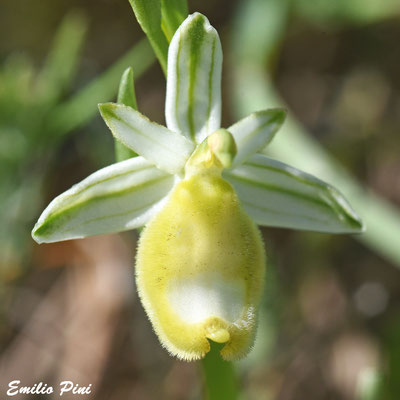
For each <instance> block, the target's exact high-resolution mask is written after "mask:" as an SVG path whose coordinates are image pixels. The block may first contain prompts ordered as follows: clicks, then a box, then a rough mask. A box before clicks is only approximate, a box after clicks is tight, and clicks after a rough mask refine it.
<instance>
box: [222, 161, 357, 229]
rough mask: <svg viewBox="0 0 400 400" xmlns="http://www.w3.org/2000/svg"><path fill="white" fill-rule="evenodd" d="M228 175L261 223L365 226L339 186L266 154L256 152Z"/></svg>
mask: <svg viewBox="0 0 400 400" xmlns="http://www.w3.org/2000/svg"><path fill="white" fill-rule="evenodd" d="M225 177H226V179H227V180H228V181H230V182H231V183H232V185H233V186H234V187H235V189H236V191H237V193H238V196H239V198H240V200H241V202H242V204H243V206H244V208H245V209H246V211H247V212H248V213H249V214H250V216H251V217H252V218H253V219H254V221H255V222H256V223H257V224H259V225H264V226H275V227H282V228H293V229H303V230H311V231H318V232H330V233H359V232H361V231H362V230H363V226H362V223H361V221H360V219H359V217H358V216H357V214H356V213H355V212H354V211H353V210H352V208H351V207H350V205H349V204H348V202H347V201H346V199H345V198H344V197H343V196H342V195H341V194H340V193H339V192H338V191H337V190H336V189H335V188H333V187H332V186H330V185H329V184H327V183H325V182H323V181H321V180H319V179H317V178H315V177H314V176H312V175H309V174H306V173H305V172H302V171H300V170H298V169H296V168H293V167H290V166H289V165H286V164H283V163H281V162H279V161H275V160H272V159H270V158H268V157H266V156H264V155H261V154H255V155H253V156H252V157H251V158H250V159H249V160H248V161H247V162H246V163H244V164H243V165H241V166H239V167H236V168H235V169H234V170H232V171H229V172H226V173H225Z"/></svg>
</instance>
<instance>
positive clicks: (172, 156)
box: [99, 103, 194, 174]
mask: <svg viewBox="0 0 400 400" xmlns="http://www.w3.org/2000/svg"><path fill="white" fill-rule="evenodd" d="M99 109H100V113H101V115H102V117H103V119H104V121H105V122H106V124H107V126H108V127H109V128H110V130H111V132H112V134H113V135H114V136H115V138H116V139H118V140H119V141H121V142H122V143H123V144H124V145H125V146H127V147H129V148H130V149H132V150H134V151H135V152H136V153H138V154H140V155H141V156H142V157H144V158H145V159H146V160H148V161H150V162H152V163H153V164H155V165H156V166H157V167H158V168H161V169H163V170H165V171H167V172H170V173H171V174H175V173H179V172H180V171H181V170H182V169H183V167H184V166H185V163H186V161H187V160H188V158H189V156H190V155H191V153H192V151H193V149H194V144H193V143H192V142H190V141H189V140H187V139H186V138H184V137H183V136H182V135H179V134H178V133H176V132H172V131H170V130H169V129H167V128H165V127H164V126H161V125H158V124H156V123H154V122H151V121H150V120H149V119H148V118H146V117H145V116H144V115H143V114H141V113H140V112H138V111H136V110H134V109H133V108H131V107H127V106H124V105H122V104H114V103H105V104H100V105H99Z"/></svg>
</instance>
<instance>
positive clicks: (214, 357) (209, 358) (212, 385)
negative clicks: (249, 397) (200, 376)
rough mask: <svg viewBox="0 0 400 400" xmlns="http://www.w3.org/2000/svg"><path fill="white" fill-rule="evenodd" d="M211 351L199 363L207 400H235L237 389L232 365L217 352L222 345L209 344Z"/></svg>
mask: <svg viewBox="0 0 400 400" xmlns="http://www.w3.org/2000/svg"><path fill="white" fill-rule="evenodd" d="M210 344H211V350H210V352H209V353H208V354H207V355H206V356H205V357H204V359H203V360H202V361H201V363H202V367H203V371H204V378H205V387H206V389H207V397H206V398H207V400H236V399H237V398H238V388H237V383H236V376H235V370H234V367H233V364H232V363H230V362H228V361H224V360H223V359H222V358H221V356H220V354H219V352H220V350H221V348H222V347H223V346H224V344H219V343H214V342H210Z"/></svg>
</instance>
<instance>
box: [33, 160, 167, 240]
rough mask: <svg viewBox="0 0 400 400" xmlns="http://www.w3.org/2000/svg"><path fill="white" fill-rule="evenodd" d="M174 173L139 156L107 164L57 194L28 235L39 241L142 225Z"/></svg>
mask: <svg viewBox="0 0 400 400" xmlns="http://www.w3.org/2000/svg"><path fill="white" fill-rule="evenodd" d="M173 184H174V178H173V177H172V176H171V175H169V174H167V173H166V172H164V171H161V170H159V169H157V168H156V167H154V166H153V165H152V164H151V163H150V162H148V161H146V160H145V159H144V158H142V157H135V158H131V159H129V160H126V161H122V162H119V163H117V164H112V165H110V166H108V167H105V168H103V169H100V170H98V171H96V172H95V173H93V174H92V175H90V176H88V177H87V178H86V179H84V180H83V181H82V182H80V183H78V184H77V185H75V186H73V187H72V188H71V189H69V190H67V191H66V192H64V193H63V194H61V195H60V196H58V197H56V198H55V199H54V200H53V201H52V202H51V203H50V204H49V205H48V207H47V208H46V209H45V210H44V211H43V213H42V215H41V216H40V218H39V220H38V222H37V223H36V225H35V227H34V229H33V231H32V237H33V238H34V239H35V240H36V241H37V242H38V243H44V242H57V241H61V240H68V239H76V238H83V237H86V236H91V235H98V234H103V233H112V232H120V231H124V230H128V229H133V228H137V227H139V226H142V225H144V224H145V223H146V222H147V221H148V220H149V219H150V218H151V217H152V216H153V214H154V212H155V210H156V209H157V206H161V204H162V203H160V202H161V201H162V199H163V198H164V197H165V196H166V195H167V193H168V192H169V191H170V190H171V188H172V186H173Z"/></svg>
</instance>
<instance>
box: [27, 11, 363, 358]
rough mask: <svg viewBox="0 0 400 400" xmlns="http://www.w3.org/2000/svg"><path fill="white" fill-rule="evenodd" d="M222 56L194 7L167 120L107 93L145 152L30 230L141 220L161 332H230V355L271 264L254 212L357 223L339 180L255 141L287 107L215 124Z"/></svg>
mask: <svg viewBox="0 0 400 400" xmlns="http://www.w3.org/2000/svg"><path fill="white" fill-rule="evenodd" d="M221 64H222V51H221V45H220V41H219V37H218V34H217V32H216V31H215V29H214V28H213V27H212V26H211V25H210V24H209V22H208V20H207V19H206V18H205V17H204V16H203V15H201V14H198V13H196V14H193V15H191V16H189V17H188V18H187V19H186V20H185V21H184V22H183V23H182V25H181V26H180V27H179V29H178V30H177V31H176V33H175V35H174V37H173V39H172V41H171V44H170V47H169V54H168V75H167V96H166V122H167V127H163V126H160V125H158V124H156V123H153V122H151V121H149V120H148V119H147V118H146V117H144V116H143V115H142V114H140V113H139V112H138V111H136V110H134V109H132V108H130V107H127V106H123V105H119V104H112V103H109V104H102V105H100V112H101V114H102V116H103V118H104V120H105V121H106V123H107V125H108V126H109V128H110V129H111V131H112V133H113V135H114V136H115V137H116V139H118V140H120V141H121V142H122V143H123V144H125V145H126V146H127V147H129V148H131V149H132V150H134V151H135V152H136V153H137V154H139V155H140V156H138V157H134V158H131V159H129V160H126V161H122V162H119V163H115V164H113V165H110V166H108V167H106V168H103V169H101V170H99V171H97V172H95V173H94V174H92V175H90V176H89V177H88V178H86V179H84V180H83V181H82V182H80V183H79V184H77V185H75V186H73V187H72V188H71V189H69V190H68V191H66V192H65V193H63V194H61V195H60V196H58V197H57V198H56V199H54V200H53V201H52V202H51V203H50V204H49V206H48V207H47V208H46V209H45V211H44V212H43V213H42V215H41V217H40V218H39V220H38V222H37V224H36V226H35V228H34V230H33V233H32V234H33V237H34V239H35V240H36V241H38V242H54V241H59V240H67V239H73V238H81V237H85V236H89V235H95V234H100V233H110V232H118V231H123V230H128V229H134V228H138V227H141V226H143V225H146V227H145V229H144V231H143V232H142V234H141V238H140V243H139V247H138V255H137V284H138V290H139V293H140V297H141V299H142V302H143V305H144V307H145V309H146V312H147V314H148V316H149V318H150V320H151V322H152V324H153V327H154V329H155V331H156V332H157V334H158V336H159V339H160V341H161V343H162V344H163V345H164V346H165V347H166V348H167V349H168V350H169V351H170V353H171V354H174V355H176V356H178V357H180V358H182V359H186V360H192V359H198V358H201V357H203V356H204V355H205V354H206V353H207V351H208V350H209V343H208V339H210V340H214V341H216V342H220V343H225V345H224V347H223V349H222V350H221V355H222V356H223V357H224V358H225V359H236V358H239V357H241V356H243V355H245V354H246V353H247V351H248V350H249V348H250V346H251V343H252V341H253V338H254V332H255V325H256V315H257V304H258V302H259V298H260V295H261V290H262V285H263V277H264V268H265V254H264V249H263V244H262V241H261V237H260V233H259V231H258V228H257V227H256V226H255V223H257V224H259V225H265V226H280V227H287V228H297V229H308V230H315V231H322V232H335V233H338V232H352V233H353V232H359V231H360V229H361V228H362V225H361V222H360V220H359V219H358V217H357V215H356V214H355V213H354V211H353V210H352V209H351V207H350V206H349V204H348V203H347V201H346V200H345V199H344V198H343V196H342V195H341V194H340V193H339V192H338V191H337V190H336V189H334V188H333V187H331V186H330V185H328V184H326V183H324V182H322V181H320V180H319V179H317V178H315V177H313V176H311V175H308V174H306V173H304V172H301V171H299V170H297V169H295V168H293V167H290V166H288V165H285V164H283V163H280V162H278V161H275V160H272V159H270V158H268V157H266V156H265V155H263V154H261V153H260V152H261V150H263V149H264V148H265V146H266V145H267V144H268V143H269V142H270V141H271V140H272V138H273V136H274V135H275V133H276V132H277V130H278V129H279V127H280V126H281V124H282V123H283V120H284V115H285V113H284V111H283V110H280V109H270V110H264V111H259V112H256V113H254V114H251V115H250V116H248V117H245V118H244V119H242V120H240V121H239V122H237V123H236V124H234V125H232V126H230V127H229V128H228V129H227V130H223V129H220V118H221V115H220V112H221V94H220V84H221ZM253 221H254V222H253Z"/></svg>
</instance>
